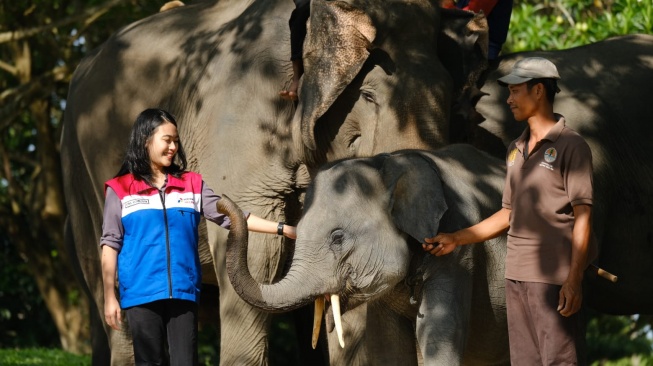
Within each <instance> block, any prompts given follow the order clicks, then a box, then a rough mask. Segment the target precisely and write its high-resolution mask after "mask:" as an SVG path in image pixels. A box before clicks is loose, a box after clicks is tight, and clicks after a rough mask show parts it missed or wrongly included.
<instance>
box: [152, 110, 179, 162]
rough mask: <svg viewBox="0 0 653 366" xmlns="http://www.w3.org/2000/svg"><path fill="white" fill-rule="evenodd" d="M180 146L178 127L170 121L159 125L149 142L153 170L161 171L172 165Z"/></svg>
mask: <svg viewBox="0 0 653 366" xmlns="http://www.w3.org/2000/svg"><path fill="white" fill-rule="evenodd" d="M178 147H179V135H178V134H177V127H175V125H173V124H172V123H170V122H164V123H162V124H161V125H159V127H157V128H156V129H155V130H154V134H153V135H152V137H151V138H150V140H149V141H148V143H147V152H148V154H149V155H150V165H151V166H152V171H153V172H154V171H160V170H163V168H165V167H168V166H170V164H172V161H173V159H174V158H175V154H176V153H177V148H178Z"/></svg>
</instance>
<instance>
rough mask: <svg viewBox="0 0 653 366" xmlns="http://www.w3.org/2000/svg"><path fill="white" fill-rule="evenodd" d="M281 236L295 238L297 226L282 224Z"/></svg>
mask: <svg viewBox="0 0 653 366" xmlns="http://www.w3.org/2000/svg"><path fill="white" fill-rule="evenodd" d="M283 236H285V237H286V238H289V239H297V228H296V227H294V226H290V225H283Z"/></svg>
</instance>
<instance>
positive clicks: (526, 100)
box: [507, 83, 542, 121]
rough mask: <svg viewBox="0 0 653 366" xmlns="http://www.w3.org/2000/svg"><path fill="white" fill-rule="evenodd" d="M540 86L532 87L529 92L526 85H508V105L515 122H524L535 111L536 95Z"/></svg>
mask: <svg viewBox="0 0 653 366" xmlns="http://www.w3.org/2000/svg"><path fill="white" fill-rule="evenodd" d="M541 86H542V84H537V85H534V86H533V87H532V88H531V89H530V90H529V89H528V86H527V85H526V83H522V84H515V85H508V91H509V92H510V95H509V96H508V100H507V102H508V105H509V106H510V111H512V115H513V116H514V117H515V120H517V121H525V120H528V118H530V117H532V116H534V115H535V113H536V111H537V93H538V88H540V87H541Z"/></svg>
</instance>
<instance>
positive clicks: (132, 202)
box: [123, 198, 150, 208]
mask: <svg viewBox="0 0 653 366" xmlns="http://www.w3.org/2000/svg"><path fill="white" fill-rule="evenodd" d="M149 203H150V200H149V199H147V198H137V199H133V200H129V201H127V202H125V203H124V204H123V207H124V208H130V207H132V206H136V205H147V204H149Z"/></svg>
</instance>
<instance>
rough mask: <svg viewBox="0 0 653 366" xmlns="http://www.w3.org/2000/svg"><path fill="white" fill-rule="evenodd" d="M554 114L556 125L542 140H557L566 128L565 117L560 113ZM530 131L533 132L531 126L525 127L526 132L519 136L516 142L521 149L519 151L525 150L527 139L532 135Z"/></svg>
mask: <svg viewBox="0 0 653 366" xmlns="http://www.w3.org/2000/svg"><path fill="white" fill-rule="evenodd" d="M553 115H554V117H555V119H556V121H557V122H556V124H555V125H553V127H551V130H550V131H549V133H547V134H546V136H544V138H543V139H542V140H548V141H551V142H556V141H557V140H558V137H560V134H561V133H562V130H563V129H564V128H565V117H564V116H563V115H561V114H558V113H554V114H553ZM530 132H531V130H530V128H529V127H526V128H525V129H524V132H522V134H521V136H519V138H518V139H517V141H516V142H515V146H516V147H517V148H518V149H519V151H524V145H526V141H527V140H528V138H529V137H530V135H531V133H530Z"/></svg>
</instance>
